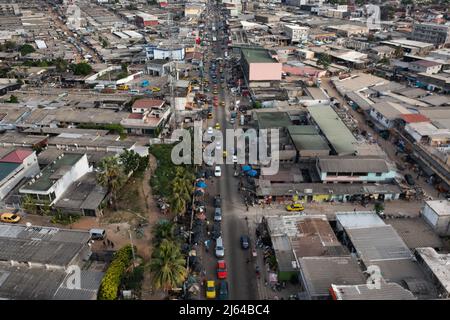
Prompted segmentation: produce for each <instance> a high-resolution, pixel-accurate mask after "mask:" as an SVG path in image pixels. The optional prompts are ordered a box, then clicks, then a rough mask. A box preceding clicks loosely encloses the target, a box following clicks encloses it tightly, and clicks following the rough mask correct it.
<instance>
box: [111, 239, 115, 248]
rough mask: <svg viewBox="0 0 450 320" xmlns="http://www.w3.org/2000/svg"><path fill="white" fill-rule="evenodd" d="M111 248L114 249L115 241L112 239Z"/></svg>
mask: <svg viewBox="0 0 450 320" xmlns="http://www.w3.org/2000/svg"><path fill="white" fill-rule="evenodd" d="M111 248H113V249H114V242H112V241H111Z"/></svg>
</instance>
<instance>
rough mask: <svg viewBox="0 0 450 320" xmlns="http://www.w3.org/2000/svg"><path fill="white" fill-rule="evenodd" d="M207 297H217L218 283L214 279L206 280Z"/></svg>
mask: <svg viewBox="0 0 450 320" xmlns="http://www.w3.org/2000/svg"><path fill="white" fill-rule="evenodd" d="M206 298H207V299H215V298H216V283H215V282H214V280H208V281H206Z"/></svg>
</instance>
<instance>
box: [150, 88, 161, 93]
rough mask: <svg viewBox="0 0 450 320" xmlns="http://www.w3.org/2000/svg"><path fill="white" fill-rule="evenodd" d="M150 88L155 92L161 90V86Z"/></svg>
mask: <svg viewBox="0 0 450 320" xmlns="http://www.w3.org/2000/svg"><path fill="white" fill-rule="evenodd" d="M150 90H152V91H153V92H160V91H161V88H158V87H151V88H150Z"/></svg>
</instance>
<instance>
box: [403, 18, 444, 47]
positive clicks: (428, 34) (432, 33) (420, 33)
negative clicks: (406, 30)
mask: <svg viewBox="0 0 450 320" xmlns="http://www.w3.org/2000/svg"><path fill="white" fill-rule="evenodd" d="M411 38H412V39H413V40H416V41H426V42H431V43H434V44H436V45H440V44H447V43H450V25H448V24H435V23H416V24H414V26H413V31H412V32H411Z"/></svg>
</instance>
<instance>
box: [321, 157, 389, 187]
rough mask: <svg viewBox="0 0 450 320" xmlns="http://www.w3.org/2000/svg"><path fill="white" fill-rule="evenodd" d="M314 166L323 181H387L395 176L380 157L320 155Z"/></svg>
mask: <svg viewBox="0 0 450 320" xmlns="http://www.w3.org/2000/svg"><path fill="white" fill-rule="evenodd" d="M316 166H317V170H318V172H319V175H320V179H321V180H322V181H323V182H332V183H334V182H344V183H366V182H389V181H391V180H393V179H394V178H395V176H396V171H395V170H393V168H390V167H389V166H388V164H387V163H386V160H384V159H380V158H359V157H320V158H318V159H317V164H316Z"/></svg>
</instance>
